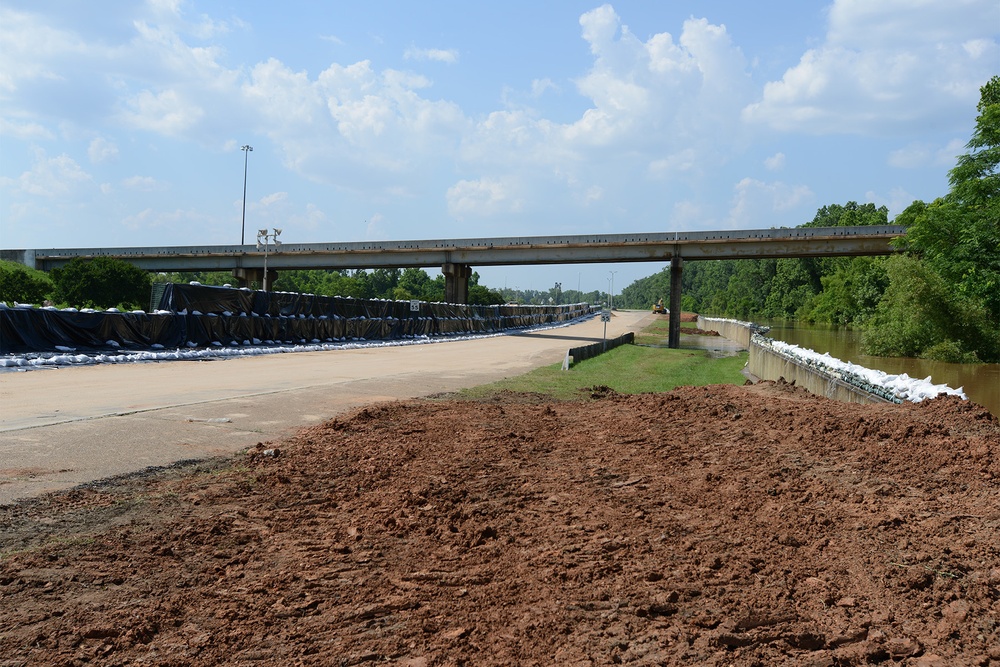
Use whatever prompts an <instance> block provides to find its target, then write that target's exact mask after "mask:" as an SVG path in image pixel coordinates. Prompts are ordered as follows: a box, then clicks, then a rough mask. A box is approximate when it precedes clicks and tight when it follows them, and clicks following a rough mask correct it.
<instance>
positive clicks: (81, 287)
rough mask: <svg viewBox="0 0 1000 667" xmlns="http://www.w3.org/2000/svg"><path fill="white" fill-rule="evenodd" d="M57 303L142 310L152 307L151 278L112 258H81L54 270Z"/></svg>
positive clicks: (132, 266)
mask: <svg viewBox="0 0 1000 667" xmlns="http://www.w3.org/2000/svg"><path fill="white" fill-rule="evenodd" d="M52 282H53V283H54V284H55V291H54V296H55V299H56V300H57V301H60V302H64V303H68V304H70V305H75V306H84V307H93V308H111V307H113V306H121V307H124V308H142V307H144V306H146V305H148V303H149V289H150V283H151V281H150V277H149V274H147V273H146V272H145V271H143V270H142V269H140V268H138V267H137V266H135V265H133V264H129V263H128V262H125V261H122V260H120V259H114V258H112V257H95V258H93V259H83V258H82V257H77V258H74V259H72V260H70V262H69V263H67V264H66V266H64V267H62V268H59V269H53V270H52Z"/></svg>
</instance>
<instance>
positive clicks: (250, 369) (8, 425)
mask: <svg viewBox="0 0 1000 667" xmlns="http://www.w3.org/2000/svg"><path fill="white" fill-rule="evenodd" d="M649 316H650V315H649V314H648V313H646V312H623V311H616V312H615V314H614V317H612V320H611V322H609V323H608V327H607V335H608V338H613V337H615V336H619V335H621V334H622V333H625V332H626V331H638V328H639V326H640V325H639V322H640V321H641V320H643V319H645V318H647V317H649ZM603 329H604V324H603V323H602V322H601V321H600V318H593V319H591V320H589V321H587V322H584V323H581V324H576V325H573V326H571V327H563V328H559V329H551V330H548V331H541V332H537V333H521V334H517V335H511V336H499V337H495V338H486V339H480V340H468V341H446V342H438V343H432V344H425V345H411V346H403V347H385V348H372V349H360V350H336V351H329V352H298V353H294V354H274V355H263V356H258V357H247V358H241V359H229V360H217V361H169V362H161V363H141V364H128V365H120V366H118V365H101V366H83V367H70V368H60V369H53V370H33V371H27V372H5V373H0V505H4V504H9V503H12V502H15V501H17V500H19V499H23V498H30V497H33V496H38V495H41V494H43V493H47V492H50V491H57V490H62V489H68V488H72V487H74V486H77V485H79V484H83V483H86V482H91V481H94V480H98V479H104V478H106V477H111V476H114V475H120V474H124V473H130V472H136V471H139V470H142V469H144V468H147V467H149V466H162V465H169V464H171V463H175V462H177V461H181V460H185V459H196V458H205V457H210V456H218V455H224V454H229V453H233V452H236V451H239V450H240V449H243V448H245V447H250V446H253V445H255V444H256V443H258V442H267V441H268V440H272V439H277V438H281V437H282V436H285V435H288V434H291V433H293V432H294V431H295V430H297V429H298V428H300V427H303V426H308V425H311V424H315V423H318V422H322V421H324V420H327V419H330V418H332V417H334V416H336V415H339V414H343V413H345V412H347V411H350V410H352V409H355V408H357V407H359V406H362V405H365V404H371V403H376V402H381V401H390V400H396V399H405V398H414V397H418V396H429V395H431V394H436V393H439V392H448V391H455V390H458V389H462V388H465V387H472V386H476V385H479V384H484V383H487V382H493V381H496V380H499V379H502V378H504V377H510V376H514V375H519V374H522V373H524V372H527V371H529V370H532V369H534V368H538V367H541V366H546V365H550V364H554V363H559V362H561V361H562V360H563V358H564V357H565V355H566V351H567V350H568V349H569V348H571V347H576V346H578V345H584V344H587V343H590V342H594V341H599V340H601V337H602V333H603Z"/></svg>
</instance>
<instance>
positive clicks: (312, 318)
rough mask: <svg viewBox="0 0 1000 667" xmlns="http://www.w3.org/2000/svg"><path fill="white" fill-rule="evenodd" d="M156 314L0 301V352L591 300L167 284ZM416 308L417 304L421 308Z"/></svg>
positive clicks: (475, 318) (240, 340) (389, 321)
mask: <svg viewBox="0 0 1000 667" xmlns="http://www.w3.org/2000/svg"><path fill="white" fill-rule="evenodd" d="M158 306H159V307H158V308H157V309H155V310H154V312H152V313H145V312H141V311H135V312H130V313H125V312H118V311H114V310H112V311H93V310H85V311H77V310H75V309H68V310H58V309H55V308H34V307H31V306H15V307H13V308H11V307H7V306H5V305H3V304H0V354H25V353H31V352H55V351H60V350H64V349H72V350H74V351H81V352H88V351H89V352H108V351H122V350H148V349H151V348H161V347H162V348H182V347H206V346H219V345H222V346H240V345H269V344H301V343H308V342H335V341H346V340H393V339H405V338H418V337H429V336H448V335H458V334H470V333H499V332H501V331H505V330H508V329H519V328H525V327H531V326H537V325H542V324H556V323H559V322H567V321H570V320H573V319H576V318H577V317H581V316H583V315H586V314H587V313H589V312H590V310H591V308H590V306H589V305H588V304H585V303H583V304H571V305H564V306H520V305H503V306H500V305H497V306H475V305H463V304H450V303H427V302H423V301H420V302H411V301H386V300H377V299H376V300H369V299H353V298H349V297H324V296H317V295H313V294H292V293H285V292H260V291H251V290H246V289H233V288H226V287H209V286H206V285H177V284H171V285H167V287H166V289H164V290H163V293H162V295H161V297H160V301H159V304H158ZM414 308H415V309H414Z"/></svg>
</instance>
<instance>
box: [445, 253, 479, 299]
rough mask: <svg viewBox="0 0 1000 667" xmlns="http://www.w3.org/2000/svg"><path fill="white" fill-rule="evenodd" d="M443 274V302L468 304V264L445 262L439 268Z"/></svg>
mask: <svg viewBox="0 0 1000 667" xmlns="http://www.w3.org/2000/svg"><path fill="white" fill-rule="evenodd" d="M441 273H443V274H444V300H445V301H447V302H448V303H469V278H470V277H471V276H472V267H471V266H469V265H468V264H453V263H452V262H447V263H445V264H444V265H443V266H442V267H441Z"/></svg>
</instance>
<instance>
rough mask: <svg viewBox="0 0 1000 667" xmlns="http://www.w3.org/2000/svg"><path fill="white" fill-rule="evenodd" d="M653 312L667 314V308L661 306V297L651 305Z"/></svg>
mask: <svg viewBox="0 0 1000 667" xmlns="http://www.w3.org/2000/svg"><path fill="white" fill-rule="evenodd" d="M653 314H654V315H666V314H667V309H666V308H664V307H663V299H660V300H659V301H657V302H656V304H655V305H654V306H653Z"/></svg>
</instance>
